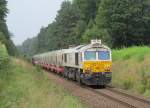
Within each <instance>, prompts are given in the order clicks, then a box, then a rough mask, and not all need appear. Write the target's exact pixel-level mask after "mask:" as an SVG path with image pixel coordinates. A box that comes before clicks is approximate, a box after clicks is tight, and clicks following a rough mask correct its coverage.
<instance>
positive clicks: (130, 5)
mask: <svg viewBox="0 0 150 108" xmlns="http://www.w3.org/2000/svg"><path fill="white" fill-rule="evenodd" d="M149 7H150V4H149V2H148V0H102V2H101V4H100V7H99V11H98V15H97V18H96V24H97V25H98V28H99V29H104V30H106V32H108V34H109V36H110V39H111V43H112V46H113V47H123V46H132V45H142V44H148V43H149V41H148V42H146V41H145V36H146V37H147V38H148V34H149V31H150V29H149V27H148V26H149V21H150V19H149V18H150V14H149V13H147V12H148V11H149ZM147 27H148V28H147Z"/></svg>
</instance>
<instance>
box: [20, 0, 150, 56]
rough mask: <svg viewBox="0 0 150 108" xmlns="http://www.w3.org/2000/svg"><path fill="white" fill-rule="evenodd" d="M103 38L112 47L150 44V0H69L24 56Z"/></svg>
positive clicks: (24, 47)
mask: <svg viewBox="0 0 150 108" xmlns="http://www.w3.org/2000/svg"><path fill="white" fill-rule="evenodd" d="M91 39H101V40H102V41H103V42H104V43H105V44H107V45H108V46H110V47H111V48H122V47H129V46H141V45H149V44H150V0H73V1H68V0H65V1H64V2H63V3H62V5H61V9H60V10H59V11H58V14H57V16H56V18H55V21H53V23H51V24H49V25H48V26H47V27H42V28H41V30H40V32H39V34H38V35H37V36H36V37H34V38H31V39H27V40H26V41H25V42H24V43H23V44H22V45H21V46H18V49H19V51H20V52H21V54H23V55H24V56H32V55H34V54H37V53H42V52H47V51H51V50H57V49H62V48H68V46H69V45H78V44H81V43H87V42H89V41H90V40H91Z"/></svg>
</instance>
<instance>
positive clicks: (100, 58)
mask: <svg viewBox="0 0 150 108" xmlns="http://www.w3.org/2000/svg"><path fill="white" fill-rule="evenodd" d="M111 68H112V58H111V50H110V49H109V48H108V47H105V46H102V45H101V43H100V42H97V41H96V42H95V43H92V44H91V45H90V48H88V49H86V50H85V51H84V52H83V76H82V77H83V82H84V83H86V84H87V85H106V84H108V83H110V82H111V76H112V72H111Z"/></svg>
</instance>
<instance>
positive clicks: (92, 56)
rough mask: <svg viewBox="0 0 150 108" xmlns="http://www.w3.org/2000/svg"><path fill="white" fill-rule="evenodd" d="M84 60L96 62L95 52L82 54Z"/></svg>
mask: <svg viewBox="0 0 150 108" xmlns="http://www.w3.org/2000/svg"><path fill="white" fill-rule="evenodd" d="M84 59H85V60H96V52H95V51H86V52H85V53H84Z"/></svg>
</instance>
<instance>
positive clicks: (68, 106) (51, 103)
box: [0, 59, 85, 108]
mask: <svg viewBox="0 0 150 108" xmlns="http://www.w3.org/2000/svg"><path fill="white" fill-rule="evenodd" d="M0 108H85V106H84V105H82V104H81V102H80V101H79V100H78V99H77V98H76V97H74V96H72V95H71V94H69V93H68V92H66V91H65V90H64V89H62V88H61V87H59V86H57V85H56V84H53V83H52V82H51V81H50V80H49V79H48V76H47V75H46V73H44V72H42V70H41V69H40V68H38V67H33V66H31V65H30V64H28V63H26V62H24V61H22V60H19V59H12V60H11V61H10V63H9V65H8V66H7V68H4V69H0Z"/></svg>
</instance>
